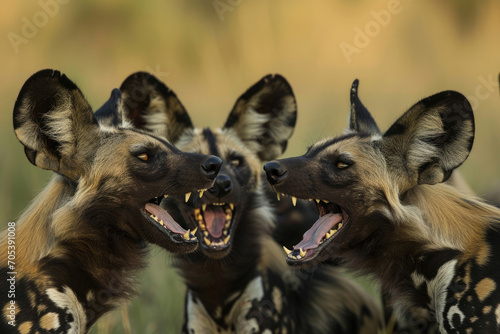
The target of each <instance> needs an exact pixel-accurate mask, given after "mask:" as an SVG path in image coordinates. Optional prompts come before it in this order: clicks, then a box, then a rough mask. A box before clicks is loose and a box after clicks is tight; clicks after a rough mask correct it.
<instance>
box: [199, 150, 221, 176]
mask: <svg viewBox="0 0 500 334" xmlns="http://www.w3.org/2000/svg"><path fill="white" fill-rule="evenodd" d="M220 166H222V160H221V159H220V158H219V157H216V156H211V157H210V158H208V159H207V160H205V162H203V163H202V164H201V171H202V172H203V173H204V174H205V175H206V177H208V178H209V179H210V180H213V179H215V178H216V176H217V174H219V170H220Z"/></svg>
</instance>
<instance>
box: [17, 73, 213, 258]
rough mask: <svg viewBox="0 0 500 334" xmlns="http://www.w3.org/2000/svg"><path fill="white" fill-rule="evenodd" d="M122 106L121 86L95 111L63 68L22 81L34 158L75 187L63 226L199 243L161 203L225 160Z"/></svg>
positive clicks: (21, 110) (187, 246) (25, 140)
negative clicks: (164, 133)
mask: <svg viewBox="0 0 500 334" xmlns="http://www.w3.org/2000/svg"><path fill="white" fill-rule="evenodd" d="M121 111H122V110H121V93H120V91H119V90H114V91H113V93H112V94H111V98H110V100H109V101H108V102H107V103H106V104H105V105H104V106H103V107H102V108H101V109H100V110H99V111H98V112H97V113H96V115H94V114H93V112H92V109H91V107H90V105H89V104H88V102H87V101H86V100H85V98H84V96H83V94H82V92H81V91H80V90H79V89H78V87H77V86H76V85H75V84H74V83H73V82H72V81H71V80H69V79H68V78H67V77H66V76H65V75H64V74H61V73H60V72H58V71H53V70H43V71H40V72H38V73H36V74H34V75H33V76H32V77H30V78H29V79H28V80H27V81H26V83H25V84H24V86H23V88H22V89H21V92H20V93H19V96H18V98H17V101H16V104H15V107H14V130H15V134H16V136H17V138H18V139H19V141H20V142H21V143H22V144H23V145H24V149H25V153H26V156H27V157H28V160H29V161H30V162H31V163H32V164H34V165H36V166H38V167H40V168H43V169H48V170H52V171H54V172H56V173H58V174H60V175H62V176H64V177H65V178H66V180H68V184H70V185H71V187H72V190H71V191H69V192H70V193H72V196H71V199H70V200H68V202H67V203H65V204H64V207H63V208H62V209H59V210H58V215H63V214H68V219H61V220H62V221H63V222H64V223H65V224H63V225H64V226H62V225H61V224H59V225H58V226H57V228H58V231H59V232H60V233H61V234H67V235H71V231H73V228H74V227H75V226H78V224H79V223H80V221H83V222H85V223H86V224H92V225H94V227H96V228H99V229H102V230H103V231H115V232H117V234H119V235H122V236H125V237H128V238H131V239H133V240H146V241H149V242H153V243H156V244H158V245H159V246H162V247H164V248H166V249H168V250H171V251H176V252H190V251H193V250H195V249H196V247H197V240H196V238H195V237H194V236H193V235H190V234H189V233H187V234H186V231H185V230H184V229H183V228H181V227H180V226H179V224H177V223H176V222H175V221H174V219H173V218H172V217H171V216H170V215H169V214H168V213H167V212H166V211H165V210H163V209H161V208H160V207H159V205H157V204H158V202H159V201H161V199H162V198H164V197H166V196H168V195H171V196H175V195H179V194H185V193H188V192H192V191H193V190H201V189H207V188H210V187H211V186H212V185H213V181H214V179H215V177H216V176H217V173H218V171H219V168H220V166H221V164H222V162H221V160H220V159H219V158H217V157H209V156H206V155H202V154H188V153H183V152H181V151H179V150H178V149H177V148H175V147H174V146H173V145H171V144H170V143H169V142H167V141H166V140H165V139H162V138H159V137H155V136H153V135H151V134H148V133H146V132H145V131H140V130H136V129H132V128H129V127H127V126H126V125H125V124H124V123H123V118H122V112H121ZM69 217H71V218H69ZM75 219H76V221H75ZM54 229H55V227H54ZM58 237H64V236H62V235H59V236H58Z"/></svg>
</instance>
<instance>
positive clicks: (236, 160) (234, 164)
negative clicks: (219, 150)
mask: <svg viewBox="0 0 500 334" xmlns="http://www.w3.org/2000/svg"><path fill="white" fill-rule="evenodd" d="M231 165H233V166H236V167H238V166H239V165H240V159H233V160H231Z"/></svg>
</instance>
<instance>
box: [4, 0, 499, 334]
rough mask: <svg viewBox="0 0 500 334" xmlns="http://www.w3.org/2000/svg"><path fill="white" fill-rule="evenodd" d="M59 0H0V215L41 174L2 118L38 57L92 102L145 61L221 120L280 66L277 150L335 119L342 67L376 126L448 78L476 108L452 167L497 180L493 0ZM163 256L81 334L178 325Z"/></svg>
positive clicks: (343, 97)
mask: <svg viewBox="0 0 500 334" xmlns="http://www.w3.org/2000/svg"><path fill="white" fill-rule="evenodd" d="M59 1H61V2H65V3H58V2H56V0H40V1H22V2H20V1H18V2H6V3H4V4H3V6H2V10H1V11H0V36H3V37H2V40H1V50H2V52H1V53H0V60H1V64H2V65H0V66H1V69H2V80H0V106H1V112H0V141H1V143H2V145H0V156H1V157H2V158H3V159H2V163H1V165H0V185H1V188H0V224H2V226H3V224H6V223H7V222H8V221H12V220H15V219H16V218H17V217H18V216H19V214H20V212H21V211H22V210H23V208H24V207H25V206H26V205H27V204H28V203H29V201H30V200H31V199H33V198H34V197H35V195H36V194H38V193H39V192H40V190H41V189H42V188H43V186H44V185H45V184H46V182H47V181H48V179H49V178H50V176H51V173H50V172H47V171H42V170H40V169H38V168H36V167H34V166H32V165H31V164H30V163H29V162H28V161H27V159H26V158H25V156H24V153H23V150H22V146H21V145H20V144H19V143H18V142H17V140H16V138H15V136H14V133H13V130H12V108H13V106H14V101H15V98H16V96H17V94H18V92H19V90H20V88H21V86H22V84H23V83H24V82H25V80H26V79H27V78H28V77H29V76H30V75H31V74H33V73H34V72H36V71H38V70H40V69H43V68H54V69H58V70H61V71H62V72H64V73H66V74H67V75H68V77H69V78H70V79H72V80H73V81H75V82H76V83H77V84H78V86H79V87H80V88H81V89H82V91H83V92H84V93H85V94H86V96H87V98H88V100H89V101H90V103H91V105H92V106H93V107H94V108H97V107H99V106H100V105H101V104H102V103H103V102H104V101H105V100H106V99H107V98H108V96H109V93H110V91H111V89H112V88H115V87H118V86H119V85H120V83H121V82H122V81H123V80H124V79H125V78H126V77H127V76H128V75H129V74H130V73H132V72H135V71H138V70H147V71H150V72H152V73H153V74H155V75H156V76H157V77H158V78H160V79H161V80H163V81H164V82H165V83H166V84H167V85H168V86H169V87H170V88H172V89H173V90H174V91H175V92H176V93H177V95H178V96H179V98H180V99H181V101H182V102H183V104H184V105H185V107H186V108H187V109H188V111H189V112H190V115H191V117H192V119H193V121H194V122H195V125H197V126H220V125H222V124H223V122H224V120H225V118H226V117H227V114H228V113H229V111H230V109H231V107H232V105H233V103H234V101H235V99H236V98H237V97H238V96H239V95H240V94H241V93H242V92H243V91H245V90H246V89H247V88H248V87H249V86H250V85H251V84H253V83H254V82H256V81H257V80H258V79H260V78H261V77H262V76H264V75H265V74H267V73H280V74H282V75H284V76H285V77H286V78H287V79H288V80H289V81H290V83H291V85H292V87H293V89H294V91H295V94H296V97H297V101H298V106H299V109H298V110H299V117H298V123H297V127H296V130H295V133H294V136H293V138H292V140H291V141H290V142H289V146H288V147H289V148H288V151H287V152H286V155H287V156H291V155H298V154H301V153H303V152H304V150H305V148H306V147H307V146H308V145H310V144H312V143H313V142H314V141H316V140H318V139H320V138H322V137H325V136H329V135H333V134H335V133H338V132H339V131H341V130H342V129H343V128H344V126H345V124H346V117H347V111H348V101H349V98H348V90H349V88H350V84H351V82H352V80H353V79H354V78H359V79H360V81H361V85H360V96H361V98H362V100H363V101H364V103H365V105H366V106H367V107H368V109H369V110H370V111H371V112H372V113H373V114H374V117H375V119H376V120H377V121H378V122H379V125H380V127H381V129H386V128H387V127H388V126H389V125H390V124H391V123H392V121H394V120H395V119H396V118H397V117H398V116H399V115H400V114H401V113H402V112H403V111H405V110H406V109H407V108H408V107H409V106H411V105H412V104H413V103H414V102H416V101H417V100H419V99H421V98H423V97H426V96H428V95H431V94H434V93H436V92H438V91H442V90H447V89H454V90H457V91H460V92H462V93H463V94H464V95H466V96H468V97H469V98H470V100H471V102H472V104H473V106H474V110H475V116H476V141H475V144H474V148H473V151H472V154H471V156H470V157H469V159H468V161H467V162H466V163H465V164H464V165H463V167H461V170H462V172H463V174H464V175H465V178H466V179H467V181H468V182H469V183H470V185H471V186H472V188H473V189H474V190H475V191H476V192H477V193H478V194H480V195H483V194H486V193H488V192H489V191H490V190H491V189H493V188H494V187H495V185H498V181H499V178H500V173H499V171H500V154H499V153H498V146H497V145H498V144H499V143H500V131H498V126H499V125H500V99H499V92H498V83H497V78H498V73H499V71H500V43H499V39H498V36H500V3H499V2H497V1H492V0H489V1H488V0H484V1H468V0H457V1H434V2H430V1H411V0H401V1H397V0H377V1H368V0H356V1H341V0H337V1H331V0H330V1H326V0H325V1H322V0H319V1H309V2H307V1H290V0H288V1H284V0H277V1H272V2H271V1H263V0H252V1H249V0H246V1H244V0H231V1H230V0H216V1H203V0H191V1H180V0H176V1H174V0H170V1H149V2H138V1H132V0H124V1H118V0H112V1H106V2H104V1H96V0H88V1H69V0H65V1H62V0H59ZM55 4H56V5H55ZM391 11H392V13H391ZM388 13H391V14H390V16H388V15H387V14H388ZM384 14H385V15H384ZM377 18H378V21H377ZM27 22H29V23H27ZM30 24H32V25H33V26H32V27H31V28H32V29H31V30H30V29H29V28H30V27H29V25H30ZM360 31H361V32H360ZM363 34H364V36H362V35H363ZM342 48H343V49H344V51H342ZM346 50H347V51H350V52H352V53H351V54H349V55H348V56H346V54H345V52H347V51H346ZM497 187H500V186H497ZM170 263H171V260H170V258H169V256H168V255H167V254H165V252H161V251H160V250H157V249H154V250H153V252H152V258H151V262H150V267H149V269H148V270H147V271H146V272H144V275H143V277H142V280H141V287H140V289H139V297H138V298H136V299H134V300H133V301H132V302H131V303H130V304H129V305H128V314H124V313H121V312H120V310H118V311H115V312H113V313H111V314H109V315H107V316H106V317H104V318H103V319H102V320H101V321H99V322H98V324H97V325H96V327H95V328H94V330H93V333H127V332H129V331H128V330H127V329H124V327H125V328H126V327H127V326H124V325H123V323H124V322H123V321H122V315H125V318H128V320H127V321H125V324H126V323H127V322H129V323H130V326H131V331H132V333H176V332H178V331H179V328H180V324H181V323H182V305H183V299H182V295H183V291H184V287H183V285H182V283H181V282H180V281H179V279H178V277H177V275H176V273H175V272H174V271H173V270H172V269H171V268H170V267H171V266H170Z"/></svg>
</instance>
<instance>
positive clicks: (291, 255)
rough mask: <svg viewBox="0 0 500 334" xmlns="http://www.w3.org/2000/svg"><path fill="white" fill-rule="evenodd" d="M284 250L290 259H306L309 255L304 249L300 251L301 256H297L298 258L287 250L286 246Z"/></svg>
mask: <svg viewBox="0 0 500 334" xmlns="http://www.w3.org/2000/svg"><path fill="white" fill-rule="evenodd" d="M283 250H284V251H285V253H286V255H287V256H288V257H289V258H292V259H295V260H300V259H302V258H304V257H305V256H306V254H307V251H305V250H303V249H302V248H300V249H299V255H297V256H295V255H293V254H292V251H291V250H289V249H288V248H286V247H285V246H283Z"/></svg>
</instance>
